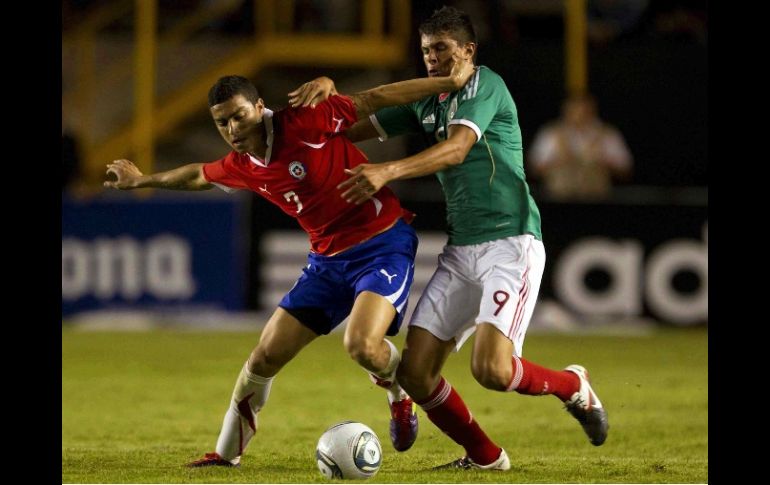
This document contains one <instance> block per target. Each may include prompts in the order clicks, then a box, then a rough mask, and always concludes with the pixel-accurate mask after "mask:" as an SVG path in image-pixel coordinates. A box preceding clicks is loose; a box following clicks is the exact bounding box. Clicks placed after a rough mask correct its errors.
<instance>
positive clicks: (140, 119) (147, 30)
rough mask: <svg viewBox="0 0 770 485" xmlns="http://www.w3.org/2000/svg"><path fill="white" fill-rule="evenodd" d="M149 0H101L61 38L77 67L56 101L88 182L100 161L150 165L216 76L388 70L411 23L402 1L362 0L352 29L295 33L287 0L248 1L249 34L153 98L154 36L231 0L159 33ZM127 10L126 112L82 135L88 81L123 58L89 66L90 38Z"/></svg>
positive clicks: (171, 37) (89, 106) (176, 38)
mask: <svg viewBox="0 0 770 485" xmlns="http://www.w3.org/2000/svg"><path fill="white" fill-rule="evenodd" d="M157 1H158V0H134V2H133V5H132V2H130V1H124V0H117V1H114V2H111V3H109V4H106V5H102V6H101V7H99V8H98V9H97V10H95V11H93V12H92V13H91V14H90V15H89V16H87V17H86V19H85V20H84V21H82V22H81V23H80V24H79V25H78V26H77V27H76V28H74V29H72V31H69V32H64V35H63V42H73V43H76V45H77V46H78V49H77V52H78V61H77V66H78V67H77V75H76V76H77V83H76V86H75V90H74V92H73V93H71V96H68V97H67V99H63V102H62V105H63V109H76V110H77V112H78V117H77V119H78V128H79V129H78V130H77V131H78V135H79V139H80V141H81V142H82V144H83V145H84V146H83V150H82V154H83V156H84V158H85V160H84V164H83V172H84V176H85V178H86V179H87V180H88V181H91V182H93V183H96V182H97V181H100V180H101V179H102V178H103V174H104V165H105V164H106V163H107V162H109V161H111V160H112V159H113V158H115V157H116V156H130V157H133V159H134V161H135V162H136V163H137V164H138V165H139V167H140V168H141V169H142V170H144V171H152V168H153V151H154V150H153V147H154V145H155V143H156V142H157V141H158V140H159V139H161V138H162V137H164V136H166V135H168V134H169V133H170V132H171V131H172V130H173V129H174V128H175V127H176V126H177V125H178V124H179V123H180V122H182V121H183V120H185V119H186V118H187V117H189V116H191V115H193V114H194V113H197V112H200V106H201V100H202V99H205V97H206V93H207V91H208V89H209V87H210V86H211V84H213V83H214V81H216V79H217V78H219V77H220V76H223V75H226V74H232V73H242V74H244V75H252V74H255V73H257V72H258V71H259V70H260V69H263V68H265V67H268V66H270V65H299V66H302V65H305V66H319V65H323V66H355V67H377V68H394V67H401V66H403V65H404V63H405V62H406V56H407V52H408V45H407V43H408V41H409V30H410V28H411V21H410V18H411V8H410V1H409V0H362V4H361V5H362V15H361V26H360V27H361V28H360V29H359V31H360V33H338V32H336V33H332V32H329V33H327V32H313V33H303V32H295V31H294V29H293V25H294V21H293V19H294V16H295V10H296V4H295V2H294V1H292V0H252V1H254V12H255V15H254V31H255V32H256V35H255V38H253V39H251V40H248V39H243V40H241V41H240V42H238V40H237V39H236V40H232V39H229V40H228V41H229V42H235V43H236V47H234V48H233V49H232V50H231V51H230V53H229V54H228V55H227V56H225V57H223V58H220V59H216V60H215V61H214V62H212V63H211V66H210V67H209V68H208V69H206V70H205V72H203V73H201V74H198V75H196V76H194V77H191V78H190V79H188V80H187V81H186V82H185V84H184V85H182V86H180V87H179V88H177V89H175V90H174V91H173V92H170V93H169V94H166V95H164V96H162V97H158V96H157V95H156V94H155V93H157V92H158V90H157V82H158V79H156V78H157V69H156V60H157V51H158V41H159V37H160V38H161V39H163V40H164V41H165V42H171V43H176V44H181V43H182V42H183V41H184V40H185V37H186V36H189V35H190V34H191V33H193V32H195V30H196V29H197V28H199V27H201V26H203V25H206V24H208V23H210V22H213V21H215V20H217V19H219V18H222V16H224V15H225V14H228V13H231V12H232V10H233V9H234V8H235V7H237V6H238V3H239V2H227V1H225V0H220V1H219V2H207V5H204V6H202V7H200V8H199V9H198V10H195V11H193V12H190V13H189V14H188V15H186V16H185V18H184V19H181V20H180V21H179V22H177V23H176V24H175V27H174V28H172V29H169V30H168V31H167V32H165V33H164V34H163V35H162V36H159V35H158V34H157V32H158V28H157V24H158V13H157V12H158V10H157V7H158V4H157ZM132 8H133V13H134V25H135V32H134V47H133V51H134V54H133V55H134V60H133V67H134V69H133V72H134V83H133V106H134V108H133V116H132V117H131V119H130V121H129V122H128V123H127V124H125V125H124V126H118V127H115V128H113V129H111V134H109V135H108V136H106V137H103V139H101V140H94V139H93V137H92V136H90V133H89V127H91V126H93V125H92V123H93V121H92V120H93V119H94V117H93V112H94V111H93V110H94V109H95V101H94V99H93V96H92V92H93V87H94V86H95V85H96V83H97V81H98V82H104V81H105V79H106V80H108V81H109V80H111V79H113V78H114V79H117V78H119V77H120V74H121V73H126V72H127V71H128V68H127V67H126V66H124V64H126V63H121V62H120V61H117V62H114V63H112V64H111V65H108V66H99V68H98V70H97V69H96V67H95V65H94V51H95V45H96V42H97V37H98V34H99V31H100V30H102V29H103V28H104V27H105V26H107V25H109V24H110V23H111V22H114V21H115V20H116V19H119V18H122V17H124V16H125V15H127V14H129V13H130V12H131V9H132ZM386 13H389V15H387V16H386ZM181 45H183V44H181ZM128 95H129V93H126V95H125V96H128Z"/></svg>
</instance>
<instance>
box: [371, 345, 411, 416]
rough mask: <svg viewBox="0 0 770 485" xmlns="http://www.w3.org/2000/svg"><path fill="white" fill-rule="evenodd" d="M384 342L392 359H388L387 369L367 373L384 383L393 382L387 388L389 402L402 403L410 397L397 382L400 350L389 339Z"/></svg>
mask: <svg viewBox="0 0 770 485" xmlns="http://www.w3.org/2000/svg"><path fill="white" fill-rule="evenodd" d="M383 340H385V343H386V344H388V347H390V358H389V359H388V365H386V366H385V368H384V369H382V370H381V371H378V372H371V371H368V370H367V372H369V373H370V374H373V375H374V376H376V377H377V378H378V379H380V380H382V381H388V382H391V383H392V384H391V385H390V387H387V388H385V389H386V390H387V391H388V401H389V402H393V401H400V400H402V399H405V398H406V397H408V396H407V394H406V392H404V390H403V389H401V386H400V385H399V384H398V381H396V370H397V369H398V364H399V363H400V362H401V354H399V353H398V349H397V348H396V346H395V345H393V342H391V341H390V340H388V339H383Z"/></svg>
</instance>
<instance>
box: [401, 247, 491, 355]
mask: <svg viewBox="0 0 770 485" xmlns="http://www.w3.org/2000/svg"><path fill="white" fill-rule="evenodd" d="M444 256H445V255H444V254H442V256H441V257H440V258H439V267H438V268H437V269H436V271H435V272H434V273H433V276H432V277H431V279H430V281H429V282H428V285H427V286H426V287H425V290H424V291H423V292H422V296H420V300H419V301H418V302H417V306H416V307H415V310H414V313H413V314H412V319H411V321H410V322H409V328H410V330H411V327H420V328H423V329H425V330H427V331H428V332H430V333H431V334H433V335H434V336H435V337H436V338H438V339H439V340H441V341H444V342H446V341H448V340H452V339H455V340H456V341H457V345H461V340H462V341H464V340H465V338H467V336H465V338H461V336H462V335H465V333H466V332H467V331H468V330H469V328H470V329H471V330H472V328H473V324H474V317H475V316H476V314H477V312H478V303H479V298H480V297H481V287H480V285H479V284H477V283H476V282H473V281H470V280H468V279H467V278H466V277H465V276H463V275H462V273H461V271H462V270H461V268H458V267H457V266H456V265H454V264H452V263H453V262H452V261H449V262H448V261H447V258H444Z"/></svg>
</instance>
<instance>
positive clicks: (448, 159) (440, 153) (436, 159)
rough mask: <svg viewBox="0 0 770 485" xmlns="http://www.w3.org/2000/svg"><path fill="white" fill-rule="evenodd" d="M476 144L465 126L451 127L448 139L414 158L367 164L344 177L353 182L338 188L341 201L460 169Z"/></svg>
mask: <svg viewBox="0 0 770 485" xmlns="http://www.w3.org/2000/svg"><path fill="white" fill-rule="evenodd" d="M475 143H476V133H475V132H474V131H473V130H472V129H471V128H469V127H467V126H464V125H459V124H458V125H451V126H450V127H449V138H447V139H446V140H444V141H442V142H441V143H437V144H436V145H433V146H432V147H430V148H428V149H426V150H423V151H421V152H420V153H418V154H416V155H412V156H411V157H407V158H403V159H401V160H396V161H394V162H387V163H378V164H371V163H364V164H361V165H358V166H356V167H354V168H353V169H350V170H347V169H346V170H345V173H347V174H348V175H350V178H349V179H347V180H345V181H344V182H342V183H341V184H339V185H338V186H337V188H338V189H343V190H344V191H343V192H342V194H341V195H342V197H343V198H344V199H345V200H346V201H348V202H351V203H354V204H361V203H363V202H365V201H367V200H369V199H370V198H371V197H372V196H373V195H374V194H376V193H377V191H378V190H380V189H381V188H382V187H383V186H384V185H386V184H388V183H389V182H392V181H393V180H401V179H409V178H415V177H422V176H423V175H429V174H432V173H436V172H439V171H441V170H444V169H447V168H449V167H452V166H454V165H459V164H461V163H462V162H463V160H465V157H466V156H467V155H468V152H469V151H470V149H471V148H472V147H473V145H474V144H475Z"/></svg>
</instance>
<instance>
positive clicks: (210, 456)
mask: <svg viewBox="0 0 770 485" xmlns="http://www.w3.org/2000/svg"><path fill="white" fill-rule="evenodd" d="M187 466H188V467H190V468H198V467H202V466H233V467H235V466H241V464H240V463H232V462H230V461H228V460H225V459H224V458H222V457H221V456H219V453H206V454H205V455H204V456H203V458H201V459H200V460H195V461H192V462H190V463H188V464H187Z"/></svg>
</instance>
